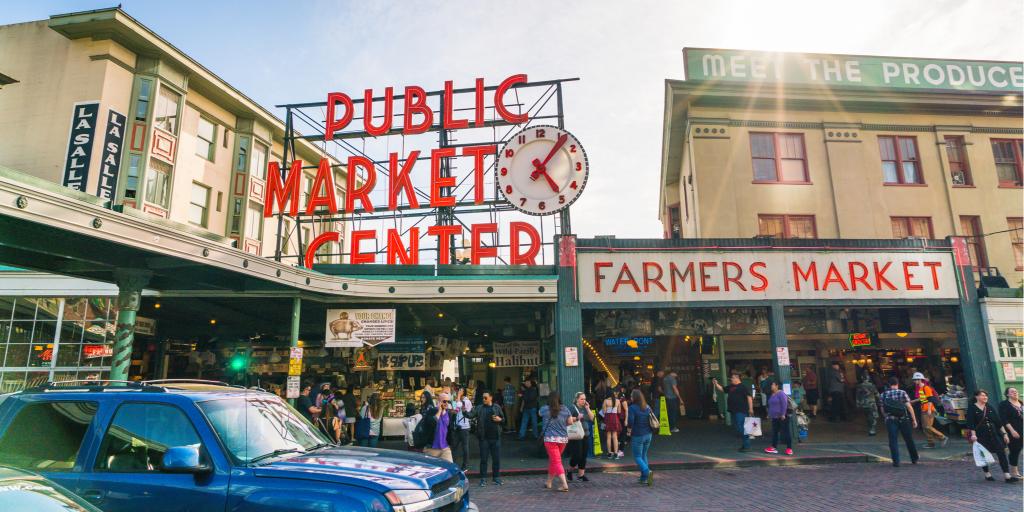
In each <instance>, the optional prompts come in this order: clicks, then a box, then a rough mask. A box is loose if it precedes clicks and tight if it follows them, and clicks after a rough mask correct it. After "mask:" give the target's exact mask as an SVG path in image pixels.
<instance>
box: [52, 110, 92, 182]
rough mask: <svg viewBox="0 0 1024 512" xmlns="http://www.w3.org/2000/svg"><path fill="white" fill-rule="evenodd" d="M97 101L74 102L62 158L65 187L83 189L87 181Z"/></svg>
mask: <svg viewBox="0 0 1024 512" xmlns="http://www.w3.org/2000/svg"><path fill="white" fill-rule="evenodd" d="M99 111H100V104H99V102H98V101H91V102H84V103H75V105H74V110H72V113H71V132H70V133H69V134H68V152H67V155H66V157H65V159H64V178H63V179H62V180H61V184H62V185H64V186H65V187H68V188H72V189H75V190H78V191H79V192H84V191H85V184H86V183H87V182H88V181H89V163H90V160H91V159H92V143H93V137H94V136H95V133H96V124H97V116H98V115H99Z"/></svg>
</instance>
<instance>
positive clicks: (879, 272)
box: [872, 261, 896, 291]
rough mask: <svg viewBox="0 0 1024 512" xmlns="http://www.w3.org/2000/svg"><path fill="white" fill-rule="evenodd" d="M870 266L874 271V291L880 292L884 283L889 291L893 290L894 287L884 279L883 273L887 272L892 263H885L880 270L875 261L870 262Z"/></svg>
mask: <svg viewBox="0 0 1024 512" xmlns="http://www.w3.org/2000/svg"><path fill="white" fill-rule="evenodd" d="M872 266H873V267H874V269H875V289H876V290H879V291H881V290H882V283H885V285H886V286H888V287H889V289H890V290H895V289H896V287H895V286H893V285H892V283H891V282H890V281H889V280H888V279H886V278H885V273H886V272H887V271H888V270H889V267H890V266H892V262H891V261H887V262H886V263H885V265H884V266H882V268H881V269H879V268H878V262H877V261H875V262H872Z"/></svg>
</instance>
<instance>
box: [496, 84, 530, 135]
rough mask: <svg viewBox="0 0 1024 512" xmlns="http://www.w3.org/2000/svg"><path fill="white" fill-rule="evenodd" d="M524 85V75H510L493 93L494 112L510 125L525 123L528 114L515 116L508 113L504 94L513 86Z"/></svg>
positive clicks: (527, 119)
mask: <svg viewBox="0 0 1024 512" xmlns="http://www.w3.org/2000/svg"><path fill="white" fill-rule="evenodd" d="M525 83H526V75H525V74H518V75H512V76H510V77H508V78H506V79H505V80H504V81H502V82H501V84H500V85H498V88H497V89H496V90H495V91H494V110H496V111H497V112H498V115H499V116H501V118H502V119H504V120H506V121H508V122H510V123H512V124H520V123H525V122H527V121H529V120H530V115H529V113H525V114H518V115H517V114H513V113H512V112H511V111H509V109H508V108H507V107H505V92H506V91H508V90H509V88H510V87H512V86H513V85H516V84H525Z"/></svg>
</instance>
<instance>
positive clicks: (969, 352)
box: [946, 237, 1002, 401]
mask: <svg viewBox="0 0 1024 512" xmlns="http://www.w3.org/2000/svg"><path fill="white" fill-rule="evenodd" d="M946 240H949V241H950V244H951V245H952V246H953V247H954V249H953V250H954V253H955V252H956V247H957V246H958V245H961V246H962V250H963V251H964V252H966V250H967V248H966V245H964V242H963V238H961V237H946ZM956 259H957V258H956V255H955V254H954V261H955V260H956ZM955 265H956V278H957V288H958V289H959V291H960V293H959V295H960V306H959V307H957V308H956V312H955V313H954V316H955V319H956V337H957V341H958V342H959V345H960V360H961V361H962V366H963V369H964V379H965V380H966V381H967V396H972V395H973V393H974V390H977V389H979V388H980V389H984V390H986V391H988V394H989V396H990V397H998V396H999V395H1000V394H1001V393H1002V390H1000V389H997V388H996V376H995V369H994V368H993V367H994V366H995V364H994V361H992V357H991V355H990V352H989V349H988V339H987V338H986V336H985V320H984V318H982V314H981V303H980V302H978V287H977V286H976V285H975V283H974V270H973V269H972V268H971V264H970V261H969V259H968V257H967V256H965V255H962V256H961V257H960V261H959V262H957V263H955ZM996 400H997V401H998V399H996Z"/></svg>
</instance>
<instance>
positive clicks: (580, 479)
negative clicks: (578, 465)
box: [578, 475, 590, 482]
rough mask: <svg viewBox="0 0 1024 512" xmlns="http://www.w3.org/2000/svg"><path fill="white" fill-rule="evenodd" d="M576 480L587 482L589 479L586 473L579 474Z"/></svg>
mask: <svg viewBox="0 0 1024 512" xmlns="http://www.w3.org/2000/svg"><path fill="white" fill-rule="evenodd" d="M578 480H579V481H580V482H589V481H590V479H589V478H587V475H580V477H579V478H578Z"/></svg>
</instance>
